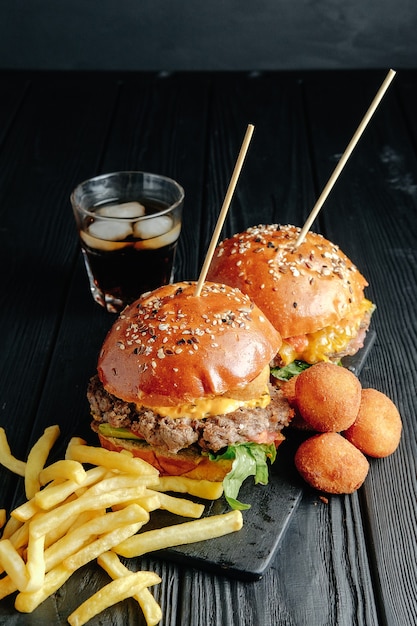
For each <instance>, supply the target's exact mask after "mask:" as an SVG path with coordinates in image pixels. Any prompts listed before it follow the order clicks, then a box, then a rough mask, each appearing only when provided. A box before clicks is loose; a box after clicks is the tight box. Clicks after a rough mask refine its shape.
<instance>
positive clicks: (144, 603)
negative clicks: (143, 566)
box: [97, 552, 162, 626]
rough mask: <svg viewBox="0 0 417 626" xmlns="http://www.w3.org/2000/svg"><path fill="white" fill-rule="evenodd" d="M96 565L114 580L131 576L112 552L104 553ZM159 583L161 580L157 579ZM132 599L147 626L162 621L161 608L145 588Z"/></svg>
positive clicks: (152, 625) (154, 625)
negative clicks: (135, 602)
mask: <svg viewBox="0 0 417 626" xmlns="http://www.w3.org/2000/svg"><path fill="white" fill-rule="evenodd" d="M97 563H98V564H99V565H100V567H102V568H103V569H104V570H105V571H106V572H107V573H108V575H109V576H110V577H111V578H113V580H114V579H116V578H122V576H127V575H128V574H131V571H130V570H129V569H128V568H127V567H126V566H125V565H123V563H122V562H121V561H120V559H119V557H118V556H117V554H115V553H114V552H104V553H103V554H102V555H100V556H99V557H98V559H97ZM159 582H161V579H159ZM133 598H134V599H135V600H136V601H137V602H138V604H139V606H140V608H141V609H142V612H143V615H144V617H145V621H146V624H147V626H156V624H159V622H160V621H161V619H162V611H161V607H160V606H159V604H158V603H157V601H156V600H155V598H154V597H153V595H152V594H151V592H150V591H149V589H148V588H147V587H144V588H143V589H140V590H139V591H138V592H137V593H135V595H134V596H133Z"/></svg>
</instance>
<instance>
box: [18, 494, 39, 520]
mask: <svg viewBox="0 0 417 626" xmlns="http://www.w3.org/2000/svg"><path fill="white" fill-rule="evenodd" d="M39 511H40V508H39V507H38V506H37V504H36V502H35V499H34V498H32V499H31V500H27V501H26V502H24V503H23V504H21V505H20V506H18V507H16V508H15V509H14V510H13V511H12V512H11V517H14V519H17V520H19V521H20V522H27V521H28V520H30V519H32V517H33V516H34V515H35V514H36V513H38V512H39Z"/></svg>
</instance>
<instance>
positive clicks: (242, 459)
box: [209, 443, 277, 511]
mask: <svg viewBox="0 0 417 626" xmlns="http://www.w3.org/2000/svg"><path fill="white" fill-rule="evenodd" d="M276 453H277V451H276V448H275V445H274V444H264V443H262V444H261V443H240V444H236V445H233V446H228V447H227V449H226V451H225V452H224V453H223V454H220V455H214V454H210V455H209V456H210V459H211V460H212V461H219V460H221V459H233V463H232V469H231V470H230V472H229V473H228V474H227V475H226V476H225V477H224V479H223V490H224V496H225V498H226V500H227V502H228V504H229V506H230V507H231V508H232V509H239V510H241V511H243V510H246V509H249V508H250V506H251V505H250V504H244V503H243V502H240V501H239V500H238V499H237V496H238V494H239V491H240V488H241V486H242V483H243V482H244V481H245V480H246V478H248V477H249V476H254V482H255V484H256V485H257V484H261V485H266V484H267V483H268V479H269V470H268V463H267V461H268V459H270V462H271V463H273V462H274V461H275V458H276Z"/></svg>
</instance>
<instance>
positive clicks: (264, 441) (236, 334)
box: [87, 282, 293, 508]
mask: <svg viewBox="0 0 417 626" xmlns="http://www.w3.org/2000/svg"><path fill="white" fill-rule="evenodd" d="M195 289H196V284H195V283H194V282H181V283H175V284H171V285H166V286H163V287H159V288H158V289H156V290H154V291H152V292H150V293H147V294H144V295H142V296H141V297H140V298H139V299H138V300H137V301H136V302H134V303H133V304H131V305H129V306H127V307H126V308H125V309H124V310H123V311H122V313H121V314H120V315H119V317H118V319H117V320H116V321H115V323H114V324H113V326H112V327H111V329H110V331H109V332H108V334H107V336H106V338H105V340H104V343H103V346H102V349H101V352H100V354H99V357H98V363H97V374H96V375H95V376H94V377H93V378H92V379H91V380H90V383H89V387H88V391H87V397H88V400H89V403H90V410H91V415H92V417H93V421H92V428H93V430H94V431H95V432H96V433H97V434H98V437H99V440H100V444H101V445H102V446H103V447H104V448H107V449H109V450H117V451H122V450H129V451H130V452H131V453H132V454H133V455H134V456H136V457H140V458H142V459H144V460H146V461H148V462H149V463H151V464H152V465H153V466H154V467H156V468H157V469H158V470H159V472H160V474H161V475H170V476H176V475H177V476H178V475H180V476H185V477H188V478H195V479H199V480H209V481H222V482H223V485H224V494H225V496H226V498H227V499H228V501H229V503H230V504H231V506H233V507H234V508H246V506H247V505H243V504H242V503H239V501H238V500H237V497H236V496H237V494H238V491H239V488H240V485H241V484H242V482H243V481H244V480H245V478H246V477H247V476H251V475H253V476H254V477H255V482H259V483H264V484H265V483H266V482H268V459H269V461H270V462H273V461H274V459H275V454H276V448H277V447H278V445H279V444H280V443H281V442H282V441H283V440H284V436H283V434H282V432H281V431H282V429H283V428H284V427H285V426H287V425H288V424H289V422H290V420H291V417H292V415H293V411H292V409H290V407H289V404H288V402H287V401H286V399H285V398H284V397H283V395H282V392H281V391H280V390H279V389H277V388H276V387H274V386H271V384H270V382H269V379H270V368H269V363H270V361H271V359H272V358H273V357H274V355H275V354H276V353H277V351H278V350H279V349H280V346H281V336H280V334H279V332H278V331H277V330H276V329H275V328H274V327H273V325H272V324H271V323H270V322H269V321H268V319H267V318H266V316H265V315H264V314H263V313H262V312H261V311H260V309H259V308H258V307H257V306H256V305H255V304H254V303H253V302H252V301H251V300H250V298H249V297H248V296H247V295H244V294H242V293H241V292H240V291H239V290H238V289H236V288H234V287H230V286H226V285H221V284H215V283H210V282H206V283H204V284H203V287H202V289H201V292H200V294H199V295H195Z"/></svg>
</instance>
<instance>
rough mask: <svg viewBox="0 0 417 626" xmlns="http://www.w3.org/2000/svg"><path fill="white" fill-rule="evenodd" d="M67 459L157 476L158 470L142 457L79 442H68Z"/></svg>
mask: <svg viewBox="0 0 417 626" xmlns="http://www.w3.org/2000/svg"><path fill="white" fill-rule="evenodd" d="M67 459H73V460H74V461H79V462H80V463H91V465H101V466H103V467H108V468H109V469H112V470H119V471H120V472H125V473H126V474H137V475H139V476H143V475H145V476H147V475H151V476H158V471H157V470H156V469H155V468H154V467H152V465H149V463H146V462H145V461H142V459H137V458H133V457H131V456H128V455H127V454H120V452H111V451H110V450H105V449H104V448H95V447H93V446H86V445H82V444H79V443H73V444H71V442H70V444H69V446H68V450H67Z"/></svg>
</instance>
